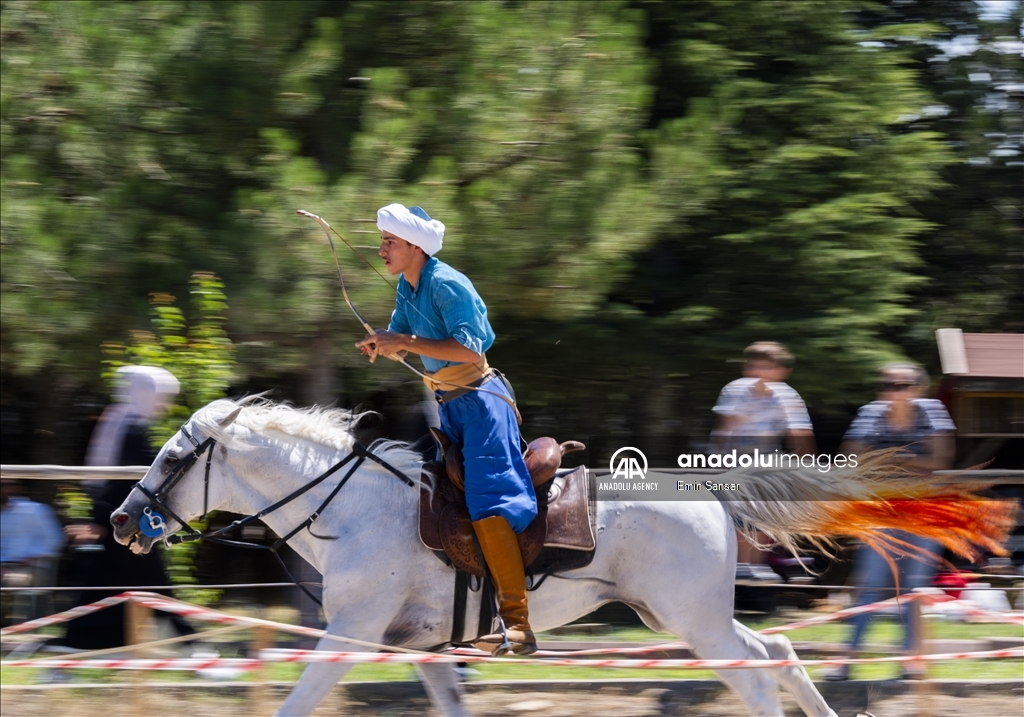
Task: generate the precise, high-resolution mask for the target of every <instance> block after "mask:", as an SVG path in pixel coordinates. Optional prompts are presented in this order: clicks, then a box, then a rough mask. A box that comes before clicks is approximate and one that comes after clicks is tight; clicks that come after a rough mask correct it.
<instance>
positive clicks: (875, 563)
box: [850, 531, 941, 650]
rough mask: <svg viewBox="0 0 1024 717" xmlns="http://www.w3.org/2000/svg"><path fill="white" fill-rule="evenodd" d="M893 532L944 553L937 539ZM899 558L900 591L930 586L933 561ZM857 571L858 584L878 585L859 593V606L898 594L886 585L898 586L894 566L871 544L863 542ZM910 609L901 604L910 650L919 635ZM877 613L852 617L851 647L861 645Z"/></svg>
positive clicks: (904, 644)
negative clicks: (911, 617) (915, 629)
mask: <svg viewBox="0 0 1024 717" xmlns="http://www.w3.org/2000/svg"><path fill="white" fill-rule="evenodd" d="M889 534H890V535H892V536H894V537H897V538H899V539H900V540H905V541H906V542H908V543H910V544H911V545H915V546H917V547H918V548H922V549H924V550H928V551H930V552H932V553H935V554H936V555H941V552H940V551H941V546H940V545H939V544H938V543H936V542H935V541H933V540H927V539H926V538H920V537H917V536H915V535H910V534H909V533H903V532H899V531H889ZM895 560H896V566H897V567H898V568H899V577H900V594H903V593H906V592H910V591H911V590H913V589H914V588H920V587H924V586H926V585H927V584H928V581H929V580H931V578H932V576H933V575H935V570H936V566H935V564H933V563H925V562H922V561H920V560H917V559H915V558H913V557H910V556H906V557H902V558H896V559H895ZM854 570H855V575H856V584H857V585H858V586H860V587H864V588H874V589H867V590H861V591H860V595H858V596H857V602H856V605H857V606H860V605H867V604H868V603H872V602H878V601H879V600H885V599H887V598H891V597H895V592H894V591H892V590H885V589H886V588H894V587H895V582H894V581H893V575H892V568H890V567H889V563H887V562H886V561H885V558H883V557H882V556H881V555H879V554H878V553H877V552H875V551H874V550H872V549H871V548H869V547H868V546H867V545H862V546H861V548H860V550H859V551H858V552H857V558H856V562H855V563H854ZM909 611H910V609H909V607H901V608H900V613H899V616H900V621H901V622H903V623H904V624H905V625H906V630H905V631H904V636H903V647H904V649H909V648H910V646H911V645H913V644H914V639H915V638H916V637H917V634H916V632H915V631H914V625H913V623H912V622H910V620H909V619H908V618H909ZM875 614H876V613H864V614H862V615H857V616H855V617H853V618H851V619H850V622H851V623H852V624H853V635H852V637H851V638H850V649H851V650H855V649H857V647H859V646H860V643H861V640H862V639H863V638H864V633H865V632H866V631H867V627H868V624H869V623H870V622H871V618H872V617H874V615H875Z"/></svg>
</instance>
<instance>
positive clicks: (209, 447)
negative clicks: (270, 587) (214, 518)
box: [134, 425, 217, 544]
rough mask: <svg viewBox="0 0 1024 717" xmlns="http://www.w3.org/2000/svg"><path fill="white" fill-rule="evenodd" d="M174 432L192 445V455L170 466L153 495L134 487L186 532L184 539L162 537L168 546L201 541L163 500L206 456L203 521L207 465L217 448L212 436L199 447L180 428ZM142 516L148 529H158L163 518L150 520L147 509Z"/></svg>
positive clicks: (208, 488) (207, 497)
mask: <svg viewBox="0 0 1024 717" xmlns="http://www.w3.org/2000/svg"><path fill="white" fill-rule="evenodd" d="M178 430H179V431H181V433H182V435H184V436H185V438H187V439H188V440H189V443H191V444H192V452H191V453H189V454H188V456H186V457H185V459H184V460H180V461H178V464H177V465H176V466H174V468H173V469H172V470H171V472H170V473H169V474H168V476H167V478H165V479H164V482H163V483H161V484H160V486H159V487H158V488H157V489H156V491H151V490H150V489H149V488H147V487H146V486H144V485H142V481H139V482H138V483H136V484H135V486H134V487H135V488H138V489H139V492H141V493H142V494H143V495H144V496H146V497H147V498H149V501H150V502H151V503H153V504H154V505H155V506H156V507H157V508H159V509H160V510H161V511H163V513H164V514H165V515H169V516H171V517H172V518H174V519H175V520H176V521H178V523H179V524H180V525H181V526H182V528H184V529H185V530H187V531H189V533H188V535H186V536H177V535H172V536H167V537H165V538H164V540H165V541H166V542H167V543H170V544H176V543H182V542H185V541H186V540H200V539H201V538H203V534H202V533H200V532H199V531H198V530H196V529H194V528H193V527H192V526H191V525H189V524H188V523H187V522H186V521H185V520H184V519H183V518H182V517H181V516H179V515H178V514H177V513H175V512H174V510H173V509H172V508H171V506H169V505H168V504H167V500H166V498H167V495H168V494H169V493H170V492H171V489H172V488H174V486H176V485H178V482H179V481H180V480H181V479H182V477H183V476H184V475H185V474H186V473H187V472H188V471H189V469H190V468H192V466H194V465H195V463H196V461H198V460H199V458H200V457H201V456H202V455H203V453H206V471H205V477H204V479H203V516H202V517H203V518H205V517H206V513H207V512H208V511H207V506H208V505H209V497H210V464H211V463H212V462H213V447H214V446H216V445H217V440H216V439H215V438H213V436H210V437H209V438H207V439H206V440H205V441H203V442H202V443H200V442H199V441H197V440H196V439H195V438H194V437H193V436H192V434H191V433H189V432H188V430H187V429H186V428H185V426H184V425H183V426H182V427H181V428H179V429H178ZM145 516H146V519H147V520H149V523H150V527H151V528H157V527H160V524H162V523H163V517H162V516H161V515H159V514H157V515H156V516H155V517H154V514H153V513H152V510H151V509H150V508H146V513H145ZM193 536H194V537H193Z"/></svg>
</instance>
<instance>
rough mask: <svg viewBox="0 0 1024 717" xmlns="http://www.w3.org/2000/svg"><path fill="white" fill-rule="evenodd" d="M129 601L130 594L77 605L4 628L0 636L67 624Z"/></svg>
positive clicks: (0, 631)
mask: <svg viewBox="0 0 1024 717" xmlns="http://www.w3.org/2000/svg"><path fill="white" fill-rule="evenodd" d="M130 599H131V597H130V593H121V594H120V595H114V596H112V597H108V598H103V599H102V600H97V601H96V602H94V603H90V604H88V605H79V606H78V607H73V608H71V609H70V610H65V611H64V612H58V613H56V614H55V615H49V616H47V617H41V618H39V619H37V620H29V621H28V622H21V623H18V624H17V625H11V626H10V627H5V628H3V629H2V630H0V635H13V634H14V633H16V632H28V631H29V630H35V629H37V628H40V627H46V626H47V625H56V624H58V623H61V622H67V621H68V620H74V619H75V618H76V617H82V616H83V615H89V614H90V613H94V612H98V611H100V610H102V609H104V608H108V607H112V606H114V605H117V604H119V603H123V602H125V601H126V600H130Z"/></svg>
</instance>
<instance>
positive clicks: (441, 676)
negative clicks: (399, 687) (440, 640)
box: [416, 662, 469, 717]
mask: <svg viewBox="0 0 1024 717" xmlns="http://www.w3.org/2000/svg"><path fill="white" fill-rule="evenodd" d="M416 670H417V671H418V672H419V673H420V679H421V680H422V681H423V687H424V688H425V689H426V690H427V696H428V697H430V702H431V704H433V705H434V708H435V709H436V710H437V711H438V712H439V713H440V714H442V715H445V717H468V715H469V713H468V712H466V710H465V708H464V707H463V705H462V683H461V682H459V678H458V675H457V674H456V673H455V666H454V665H453V664H452V663H450V662H433V663H427V664H421V665H416Z"/></svg>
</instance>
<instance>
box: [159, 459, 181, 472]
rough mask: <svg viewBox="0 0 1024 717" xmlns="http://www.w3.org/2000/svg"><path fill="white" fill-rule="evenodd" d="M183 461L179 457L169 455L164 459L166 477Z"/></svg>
mask: <svg viewBox="0 0 1024 717" xmlns="http://www.w3.org/2000/svg"><path fill="white" fill-rule="evenodd" d="M180 460H181V459H180V458H179V457H178V456H173V455H168V456H165V457H164V465H163V472H164V474H165V475H166V474H167V473H170V471H171V469H173V468H174V466H176V465H177V464H178V461H180Z"/></svg>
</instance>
